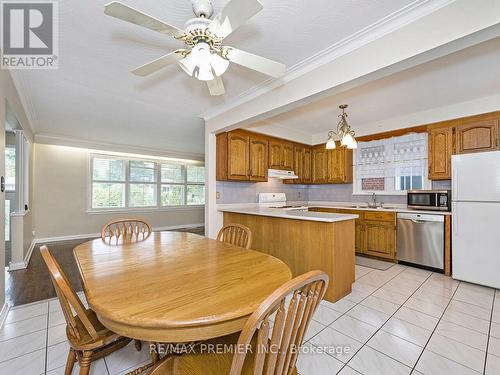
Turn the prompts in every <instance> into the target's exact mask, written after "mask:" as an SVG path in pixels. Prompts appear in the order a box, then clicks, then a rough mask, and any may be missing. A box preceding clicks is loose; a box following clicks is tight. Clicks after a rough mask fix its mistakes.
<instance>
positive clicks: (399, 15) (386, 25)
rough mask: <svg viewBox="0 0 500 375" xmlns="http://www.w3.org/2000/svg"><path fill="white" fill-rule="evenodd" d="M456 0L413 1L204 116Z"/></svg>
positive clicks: (208, 116) (208, 115) (218, 112)
mask: <svg viewBox="0 0 500 375" xmlns="http://www.w3.org/2000/svg"><path fill="white" fill-rule="evenodd" d="M455 1H456V0H415V1H414V2H412V3H411V4H408V5H407V6H405V7H403V8H401V9H399V10H397V11H395V12H393V13H391V14H389V15H388V16H386V17H384V18H382V19H380V20H378V21H377V22H375V23H373V24H371V25H369V26H367V27H365V28H364V29H361V30H359V31H358V32H356V33H354V34H352V35H350V36H348V37H347V38H344V39H342V40H340V41H339V42H337V43H334V44H332V45H331V46H329V47H328V48H325V49H324V50H322V51H320V52H318V53H316V54H314V55H312V56H310V57H309V58H307V59H305V60H303V61H301V62H299V63H298V64H296V65H294V66H292V67H290V68H289V69H287V71H286V73H285V75H284V76H283V77H280V78H277V79H276V78H270V79H267V80H266V81H264V82H262V83H261V84H259V85H256V86H253V87H252V88H250V89H249V90H247V91H244V92H243V93H241V94H239V95H237V96H235V97H234V98H233V99H232V100H230V101H229V102H228V103H225V104H223V105H221V106H218V107H215V108H213V109H212V110H210V111H208V112H205V113H202V114H201V115H200V117H201V118H203V119H204V120H205V121H208V120H211V119H212V118H214V117H216V116H219V115H221V114H222V113H224V112H226V111H228V110H230V109H233V108H236V107H238V106H240V105H242V104H244V103H246V102H249V101H250V100H252V99H255V98H256V97H258V96H260V95H263V94H265V93H267V92H270V91H272V90H273V89H275V88H277V87H279V86H282V85H284V84H286V83H287V82H290V81H292V80H294V79H296V78H297V77H300V76H302V75H304V74H307V73H309V72H311V71H312V70H314V69H317V68H318V67H320V66H322V65H325V64H327V63H329V62H331V61H333V60H336V59H338V58H339V57H341V56H344V55H346V54H348V53H349V52H352V51H354V50H356V49H358V48H361V47H363V46H364V45H366V44H368V43H370V42H372V41H374V40H376V39H379V38H381V37H383V36H384V35H387V34H389V33H391V32H393V31H395V30H398V29H400V28H402V27H404V26H406V25H408V24H410V23H412V22H414V21H416V20H418V19H420V18H422V17H425V16H427V15H429V14H431V13H433V12H435V11H437V10H438V9H440V8H442V7H444V6H446V5H449V4H451V3H453V2H455Z"/></svg>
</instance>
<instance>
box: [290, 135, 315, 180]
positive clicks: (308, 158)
mask: <svg viewBox="0 0 500 375" xmlns="http://www.w3.org/2000/svg"><path fill="white" fill-rule="evenodd" d="M293 167H294V169H293V171H294V172H295V174H296V175H297V176H299V178H297V179H295V180H284V181H283V183H285V184H310V183H311V182H312V169H311V167H312V150H311V147H310V146H307V145H301V144H295V145H294V147H293Z"/></svg>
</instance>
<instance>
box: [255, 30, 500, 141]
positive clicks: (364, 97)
mask: <svg viewBox="0 0 500 375" xmlns="http://www.w3.org/2000/svg"><path fill="white" fill-rule="evenodd" d="M499 66H500V38H496V39H492V40H490V41H488V42H484V43H481V44H478V45H476V46H473V47H469V48H466V49H464V50H461V51H459V52H455V53H453V54H450V55H447V56H445V57H442V58H439V59H437V60H434V61H431V62H428V63H425V64H422V65H419V66H417V67H415V68H411V69H408V70H405V71H402V72H399V73H396V74H393V75H390V76H387V77H385V78H382V79H379V80H376V81H372V82H370V83H368V84H364V85H361V86H358V87H356V88H354V89H351V90H347V91H345V92H342V93H339V94H336V95H334V96H330V97H328V98H325V99H322V100H319V101H316V102H313V103H311V104H308V105H305V106H303V107H299V108H297V109H294V110H291V111H289V112H286V113H283V114H280V115H278V116H275V117H272V118H269V119H267V120H266V121H265V122H264V127H263V128H269V127H271V128H272V126H273V124H274V125H278V127H279V129H281V132H286V131H290V132H291V133H294V134H296V133H302V134H304V135H305V136H306V137H307V136H308V137H311V136H312V137H313V138H312V140H313V143H315V142H316V140H317V139H324V138H325V137H326V134H327V132H328V130H331V129H333V128H335V126H336V124H337V122H338V118H337V116H338V114H339V113H340V110H339V109H338V106H339V105H340V104H343V103H346V104H348V105H349V108H348V109H347V112H348V115H349V117H348V122H349V124H350V125H351V126H352V127H353V129H354V130H355V131H356V132H357V134H360V135H365V134H373V133H377V132H383V131H386V130H389V129H388V125H389V124H390V125H391V126H393V125H395V126H396V128H404V127H407V126H414V125H420V124H419V123H408V124H405V123H404V122H403V121H401V122H400V123H399V125H398V123H397V121H399V120H401V119H402V118H404V117H405V116H408V118H414V117H410V116H409V115H411V114H415V113H419V112H424V111H429V110H431V109H434V108H445V107H448V106H451V105H454V104H457V103H463V102H467V101H472V100H477V99H478V98H485V97H492V96H495V95H500V70H499V69H498V67H499ZM494 109H495V110H498V109H500V104H497V107H496V108H494ZM442 115H443V116H445V117H446V113H443V114H442ZM394 119H395V120H396V121H394ZM433 121H437V120H433ZM394 122H396V124H393V123H394ZM256 125H257V128H260V127H261V126H262V123H259V124H256ZM253 128H254V129H255V128H256V127H255V126H253ZM315 135H317V136H318V137H319V138H318V137H315ZM304 139H307V138H304Z"/></svg>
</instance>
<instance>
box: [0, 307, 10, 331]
mask: <svg viewBox="0 0 500 375" xmlns="http://www.w3.org/2000/svg"><path fill="white" fill-rule="evenodd" d="M9 310H10V306H9V304H8V303H7V302H6V303H4V304H3V306H2V310H1V311H0V331H1V330H2V328H3V325H4V323H5V321H6V320H7V315H8V314H9Z"/></svg>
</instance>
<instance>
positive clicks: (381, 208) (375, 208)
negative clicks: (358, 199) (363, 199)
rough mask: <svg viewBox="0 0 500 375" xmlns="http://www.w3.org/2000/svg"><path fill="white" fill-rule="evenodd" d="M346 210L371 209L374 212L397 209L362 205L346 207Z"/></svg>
mask: <svg viewBox="0 0 500 375" xmlns="http://www.w3.org/2000/svg"><path fill="white" fill-rule="evenodd" d="M346 208H370V209H374V210H394V209H395V208H396V207H392V206H384V207H380V206H377V207H369V206H366V205H364V206H362V205H355V206H346Z"/></svg>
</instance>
